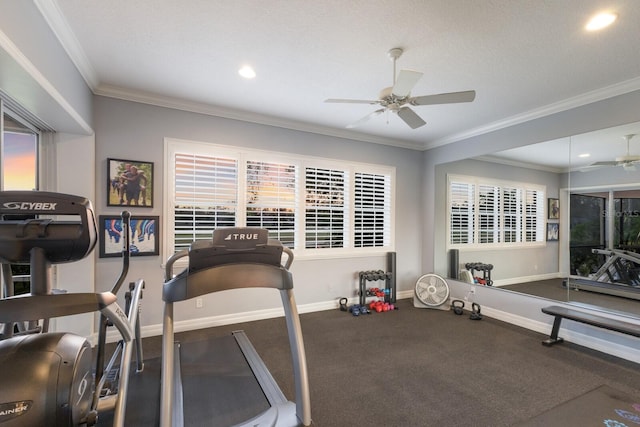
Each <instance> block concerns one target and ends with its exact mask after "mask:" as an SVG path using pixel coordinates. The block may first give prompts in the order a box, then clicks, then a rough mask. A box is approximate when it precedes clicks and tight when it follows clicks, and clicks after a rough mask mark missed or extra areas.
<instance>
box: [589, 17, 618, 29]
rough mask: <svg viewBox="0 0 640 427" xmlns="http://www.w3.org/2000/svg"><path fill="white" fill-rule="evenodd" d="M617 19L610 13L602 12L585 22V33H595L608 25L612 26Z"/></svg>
mask: <svg viewBox="0 0 640 427" xmlns="http://www.w3.org/2000/svg"><path fill="white" fill-rule="evenodd" d="M617 18H618V15H616V14H615V13H611V12H603V13H599V14H597V15H596V16H594V17H593V18H591V19H590V20H589V22H587V25H586V26H585V27H584V28H585V29H586V30H587V31H597V30H601V29H603V28H605V27H608V26H609V25H611V24H613V22H614V21H615V20H616V19H617Z"/></svg>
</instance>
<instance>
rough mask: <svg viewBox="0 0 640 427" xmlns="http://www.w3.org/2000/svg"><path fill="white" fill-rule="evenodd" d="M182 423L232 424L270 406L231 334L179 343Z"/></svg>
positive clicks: (195, 424) (249, 417)
mask: <svg viewBox="0 0 640 427" xmlns="http://www.w3.org/2000/svg"><path fill="white" fill-rule="evenodd" d="M180 360H181V375H182V390H183V393H184V425H185V426H205V425H206V426H232V425H235V424H238V423H240V422H243V421H247V420H249V419H251V418H253V417H255V416H257V415H259V414H261V413H262V412H264V411H266V410H267V409H269V407H270V405H269V402H268V400H267V398H266V397H265V395H264V393H263V392H262V389H261V388H260V385H259V384H258V381H257V380H256V378H255V376H254V375H253V372H252V371H251V368H250V367H249V365H248V364H247V362H246V360H245V358H244V355H243V354H242V352H241V351H240V347H238V344H237V343H236V340H235V338H234V337H233V336H232V335H227V336H222V337H217V338H210V339H207V340H202V341H193V342H185V343H181V345H180Z"/></svg>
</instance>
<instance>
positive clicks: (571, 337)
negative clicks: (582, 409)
mask: <svg viewBox="0 0 640 427" xmlns="http://www.w3.org/2000/svg"><path fill="white" fill-rule="evenodd" d="M536 280H542V279H536ZM413 294H414V292H413V290H408V291H400V292H398V293H397V294H396V299H398V300H401V299H407V298H413ZM358 301H359V298H358V297H352V298H350V299H349V300H348V304H355V303H357V302H358ZM338 308H339V302H338V300H332V301H323V302H317V303H312V304H303V305H299V306H298V312H299V313H300V314H302V313H313V312H316V311H325V310H335V309H338ZM482 314H483V315H484V316H487V317H491V318H494V319H496V320H501V321H503V322H507V323H510V324H512V325H516V326H520V327H522V328H525V329H529V330H532V331H535V332H539V333H541V334H545V335H548V334H549V333H550V332H551V329H550V326H549V324H548V323H545V322H540V321H537V320H532V319H529V318H527V317H523V316H519V315H516V314H513V313H508V312H505V311H501V310H496V309H493V308H491V307H487V306H483V307H482ZM283 316H284V310H283V309H282V308H277V309H266V310H256V311H250V312H244V313H234V314H227V315H221V316H210V317H203V318H199V319H192V320H183V321H177V322H175V331H176V332H183V331H190V330H195V329H203V328H212V327H216V326H224V325H232V324H236V323H244V322H252V321H255V320H264V319H271V318H275V317H283ZM140 333H141V335H142V337H143V338H146V337H152V336H158V335H162V324H161V323H159V324H155V325H148V326H143V327H142V328H141V331H140ZM560 335H561V336H562V337H563V338H564V339H565V340H566V341H569V342H572V343H575V344H578V345H581V346H584V347H588V348H591V349H593V350H597V351H601V352H603V353H607V354H611V355H613V356H616V357H620V358H622V359H626V360H630V361H632V362H637V358H638V354H637V350H635V349H632V348H629V347H626V346H622V345H619V344H616V343H612V342H610V341H605V340H602V339H598V338H593V337H590V336H588V335H585V334H582V333H578V332H574V331H571V330H566V329H564V328H562V327H561V328H560ZM119 339H120V335H119V334H118V333H117V331H109V333H108V334H107V342H116V341H118V340H119ZM92 341H93V344H95V343H96V342H97V339H96V336H95V335H94V336H93V337H92Z"/></svg>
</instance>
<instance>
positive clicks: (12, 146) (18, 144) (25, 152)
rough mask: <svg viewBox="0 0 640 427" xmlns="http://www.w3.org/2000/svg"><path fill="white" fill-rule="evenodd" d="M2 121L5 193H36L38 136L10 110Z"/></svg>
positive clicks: (4, 114) (3, 184)
mask: <svg viewBox="0 0 640 427" xmlns="http://www.w3.org/2000/svg"><path fill="white" fill-rule="evenodd" d="M2 119H3V120H2V144H1V145H2V152H1V154H0V158H1V159H2V168H1V169H2V177H1V181H2V190H36V189H38V133H36V132H35V131H34V130H32V129H31V128H30V127H28V126H27V125H26V124H23V122H22V121H21V120H20V119H19V118H18V117H17V116H14V115H11V114H9V113H8V112H7V111H5V112H3V114H2Z"/></svg>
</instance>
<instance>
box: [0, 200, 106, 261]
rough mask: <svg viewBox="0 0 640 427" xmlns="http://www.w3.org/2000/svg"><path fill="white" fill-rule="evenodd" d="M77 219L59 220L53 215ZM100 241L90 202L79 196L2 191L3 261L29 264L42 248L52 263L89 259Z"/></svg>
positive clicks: (0, 248) (0, 242) (0, 247)
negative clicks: (35, 251)
mask: <svg viewBox="0 0 640 427" xmlns="http://www.w3.org/2000/svg"><path fill="white" fill-rule="evenodd" d="M59 215H65V216H67V215H71V216H73V218H74V219H75V220H74V221H70V220H58V219H55V220H54V219H53V217H54V216H56V217H57V216H59ZM96 240H97V226H96V218H95V214H94V212H93V208H92V206H91V202H90V201H89V200H88V199H86V198H84V197H79V196H73V195H69V194H61V193H51V192H46V191H1V192H0V261H1V262H4V263H29V262H30V259H31V251H32V250H33V249H34V248H39V249H41V250H42V251H43V254H44V257H45V258H46V259H47V261H49V262H51V263H54V264H55V263H63V262H71V261H77V260H80V259H82V258H84V257H86V256H87V255H88V254H89V253H90V252H91V251H92V250H93V248H94V246H95V244H96Z"/></svg>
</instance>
